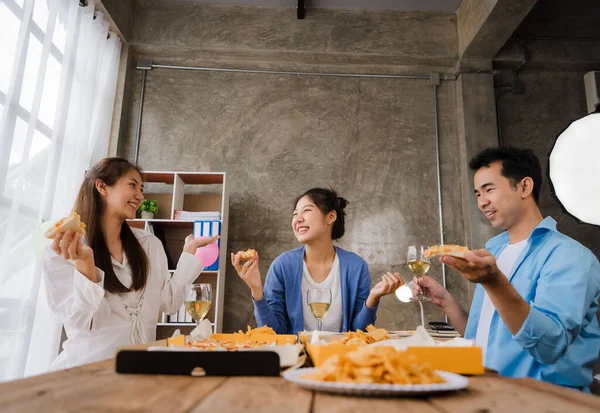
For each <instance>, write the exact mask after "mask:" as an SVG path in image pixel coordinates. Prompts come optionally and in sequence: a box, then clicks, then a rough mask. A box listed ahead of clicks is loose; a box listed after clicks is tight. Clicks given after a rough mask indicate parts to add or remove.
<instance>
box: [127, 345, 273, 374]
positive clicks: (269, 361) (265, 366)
mask: <svg viewBox="0 0 600 413" xmlns="http://www.w3.org/2000/svg"><path fill="white" fill-rule="evenodd" d="M116 371H117V373H129V374H131V373H133V374H177V375H185V376H189V375H193V376H279V374H280V367H279V355H278V354H277V353H275V352H273V351H197V352H196V351H180V352H179V351H146V350H121V351H119V353H117V361H116Z"/></svg>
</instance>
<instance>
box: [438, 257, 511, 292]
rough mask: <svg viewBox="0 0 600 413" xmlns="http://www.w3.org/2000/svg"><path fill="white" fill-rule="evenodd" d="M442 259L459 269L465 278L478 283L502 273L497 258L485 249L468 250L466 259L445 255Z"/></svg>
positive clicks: (487, 280) (448, 264)
mask: <svg viewBox="0 0 600 413" xmlns="http://www.w3.org/2000/svg"><path fill="white" fill-rule="evenodd" d="M440 261H441V262H443V263H444V264H446V265H447V266H449V267H451V268H454V269H455V270H456V271H458V272H459V273H460V275H462V276H463V278H464V279H465V280H468V281H471V282H473V283H477V284H485V283H487V282H489V281H492V280H494V279H496V277H498V275H499V274H501V272H500V269H499V268H498V266H497V265H496V258H494V256H493V255H492V254H490V252H489V251H488V250H485V249H481V250H472V251H467V252H466V253H465V257H464V259H463V258H455V257H450V256H444V257H441V258H440Z"/></svg>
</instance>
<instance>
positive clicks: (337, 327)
mask: <svg viewBox="0 0 600 413" xmlns="http://www.w3.org/2000/svg"><path fill="white" fill-rule="evenodd" d="M303 267H304V271H303V272H302V314H303V315H304V330H305V331H313V330H316V329H317V319H316V318H315V317H314V316H313V315H312V312H311V311H310V307H309V306H308V301H307V299H306V294H307V291H308V290H309V289H311V288H323V289H325V288H329V289H330V290H331V306H330V307H329V311H328V312H327V314H326V315H325V317H324V318H323V331H337V332H340V331H342V322H343V311H342V286H341V282H340V260H339V258H338V255H337V254H335V258H334V260H333V265H332V266H331V270H330V271H329V274H328V275H327V278H325V279H324V280H323V282H320V283H316V282H315V280H313V278H312V276H311V275H310V272H309V271H308V267H307V266H306V263H303Z"/></svg>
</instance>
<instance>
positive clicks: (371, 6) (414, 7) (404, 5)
mask: <svg viewBox="0 0 600 413" xmlns="http://www.w3.org/2000/svg"><path fill="white" fill-rule="evenodd" d="M184 1H189V2H193V3H213V4H246V5H252V6H277V7H296V5H297V4H298V2H297V1H296V0H239V1H235V0H184ZM461 2H462V0H305V1H304V5H305V7H306V8H307V9H311V8H319V9H330V8H331V9H364V10H399V11H433V12H446V13H454V12H456V10H457V9H458V6H460V3H461Z"/></svg>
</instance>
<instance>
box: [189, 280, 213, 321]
mask: <svg viewBox="0 0 600 413" xmlns="http://www.w3.org/2000/svg"><path fill="white" fill-rule="evenodd" d="M184 294H185V298H184V300H185V309H186V310H187V312H188V313H189V314H190V315H191V316H192V318H193V319H194V321H195V322H196V325H199V324H200V322H201V321H202V320H204V317H206V314H208V310H210V306H211V304H212V287H211V285H210V284H190V285H186V286H185V290H184Z"/></svg>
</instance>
